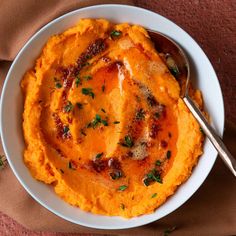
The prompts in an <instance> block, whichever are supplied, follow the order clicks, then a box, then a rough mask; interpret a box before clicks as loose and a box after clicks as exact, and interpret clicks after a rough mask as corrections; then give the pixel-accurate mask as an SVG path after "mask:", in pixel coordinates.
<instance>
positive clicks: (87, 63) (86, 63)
mask: <svg viewBox="0 0 236 236" xmlns="http://www.w3.org/2000/svg"><path fill="white" fill-rule="evenodd" d="M89 65H90V63H89V62H85V63H84V64H82V66H83V67H84V66H89Z"/></svg>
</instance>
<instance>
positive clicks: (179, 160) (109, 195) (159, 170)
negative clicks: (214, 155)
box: [21, 19, 204, 218]
mask: <svg viewBox="0 0 236 236" xmlns="http://www.w3.org/2000/svg"><path fill="white" fill-rule="evenodd" d="M167 59H168V58H167ZM169 60H171V59H170V58H169ZM169 63H173V62H171V61H170V62H169ZM177 69H178V68H177ZM177 69H175V70H174V71H169V70H168V67H167V65H166V62H165V61H163V59H162V58H161V56H160V55H159V54H158V52H157V51H156V50H155V48H154V45H153V43H152V42H151V40H150V38H149V36H148V33H147V32H146V30H145V29H144V28H142V27H141V26H137V25H129V24H126V23H124V24H118V25H115V24H112V23H111V22H109V21H107V20H104V19H97V20H95V19H82V20H80V21H79V23H78V24H77V25H76V26H74V27H72V28H70V29H68V30H66V31H65V32H64V33H62V34H60V35H55V36H52V37H51V38H50V39H49V40H48V42H47V43H46V45H45V46H44V48H43V50H42V53H41V55H40V56H39V58H38V59H37V60H36V63H35V66H34V68H32V69H30V70H29V71H27V72H26V74H25V75H24V78H23V79H22V81H21V87H22V90H23V93H24V97H25V105H24V113H23V118H24V121H23V130H24V138H25V144H26V148H25V151H24V162H25V164H26V166H27V167H28V169H29V170H30V172H31V174H32V176H33V177H34V178H35V179H37V180H40V181H42V182H44V183H46V184H52V185H53V187H54V189H55V192H56V194H58V195H59V196H60V197H61V198H62V199H64V200H65V201H66V202H68V203H69V204H71V205H74V206H78V207H80V208H81V209H82V210H85V211H90V212H92V213H96V214H102V215H109V216H123V217H127V218H130V217H134V216H138V215H142V214H148V213H151V212H153V211H154V210H156V209H157V208H158V207H159V206H160V205H161V204H163V203H164V202H165V201H166V199H167V198H168V197H169V196H171V195H172V194H174V192H175V190H176V188H177V187H178V186H179V185H181V184H182V183H183V182H184V181H186V180H187V178H188V177H189V176H190V174H191V171H192V168H193V167H194V166H195V165H196V163H197V160H198V158H199V156H200V155H201V154H202V143H203V139H204V135H203V134H202V133H201V132H200V128H199V125H198V123H197V122H196V121H195V119H194V118H193V116H192V115H191V114H190V112H189V111H188V109H187V108H186V106H185V105H184V103H183V101H182V99H181V98H180V89H181V88H180V84H179V80H181V76H179V74H178V70H177ZM177 74H178V80H177V79H176V78H175V77H174V75H177ZM190 95H191V96H192V98H193V99H194V100H195V102H196V103H197V104H198V105H199V106H200V107H201V108H202V97H201V93H200V91H198V90H194V89H191V91H190Z"/></svg>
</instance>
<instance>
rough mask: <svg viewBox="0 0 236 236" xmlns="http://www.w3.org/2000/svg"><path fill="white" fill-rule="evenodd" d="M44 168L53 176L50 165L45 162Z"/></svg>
mask: <svg viewBox="0 0 236 236" xmlns="http://www.w3.org/2000/svg"><path fill="white" fill-rule="evenodd" d="M45 168H46V170H47V171H48V173H49V174H50V175H51V176H54V172H53V170H52V167H51V166H50V165H49V164H48V163H47V164H46V166H45Z"/></svg>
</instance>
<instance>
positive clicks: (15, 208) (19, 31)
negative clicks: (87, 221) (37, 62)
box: [0, 0, 236, 235]
mask: <svg viewBox="0 0 236 236" xmlns="http://www.w3.org/2000/svg"><path fill="white" fill-rule="evenodd" d="M111 2H112V3H115V2H123V3H126V2H128V0H127V1H126V0H123V1H122V0H120V1H109V0H107V1H106V0H104V1H95V0H80V1H72V0H67V1H57V0H50V1H44V0H37V1H36V0H21V1H16V0H8V1H2V2H0V29H1V30H0V60H6V61H9V62H6V61H1V62H0V85H1V87H2V84H3V81H4V78H5V75H6V72H7V70H8V68H9V66H10V64H11V62H10V61H11V60H12V59H13V58H14V57H15V55H16V53H17V52H18V50H19V49H20V48H21V47H22V45H23V44H24V42H25V41H26V40H27V39H28V38H29V37H30V36H31V35H32V34H33V33H34V32H35V31H36V30H37V29H39V28H40V27H41V26H43V25H44V24H46V23H47V22H48V21H50V20H52V19H54V18H55V17H57V16H59V15H62V14H63V13H65V12H68V11H70V10H73V9H77V8H79V7H82V6H87V5H90V4H97V3H111ZM224 140H225V143H227V146H228V147H229V148H230V149H231V151H232V152H233V153H234V156H236V146H235V140H236V127H235V125H233V124H232V123H226V132H225V139H224ZM1 153H2V150H1V149H0V154H1ZM235 196H236V185H235V179H234V178H233V176H232V175H231V173H230V172H229V171H228V170H227V169H226V167H225V166H224V164H223V162H222V161H221V160H219V159H218V160H217V162H216V164H215V166H214V168H213V170H212V171H211V173H210V176H209V177H208V178H207V180H206V181H205V183H204V184H203V185H202V187H200V189H199V190H198V191H197V193H195V194H194V196H193V197H192V198H191V199H190V200H189V201H187V202H186V203H185V204H184V205H183V206H182V207H180V208H179V209H178V210H176V211H175V212H173V213H171V214H170V215H168V216H166V217H164V218H163V219H161V220H159V221H156V222H154V223H152V224H149V225H146V226H142V227H138V228H134V229H129V230H119V231H110V230H109V231H105V230H94V229H89V228H85V227H82V226H78V225H75V224H72V223H69V222H67V221H65V220H63V219H61V218H59V217H57V216H55V215H54V214H52V213H51V212H49V211H48V210H46V209H44V208H43V207H42V206H40V205H39V204H38V203H37V202H36V201H34V200H33V199H32V198H31V197H30V195H28V194H27V193H26V191H25V190H24V189H23V187H22V186H21V185H20V184H19V182H18V181H17V179H16V177H15V176H14V175H13V173H12V171H11V170H10V168H9V167H6V168H5V169H4V170H3V171H0V211H2V212H3V213H5V214H7V215H9V216H10V217H12V218H14V219H15V220H16V221H18V222H19V223H21V224H22V225H24V226H25V227H26V228H30V229H33V230H40V231H52V232H55V231H56V232H78V233H85V232H86V233H114V234H116V235H118V234H122V235H125V234H126V235H162V233H163V232H164V230H165V229H168V228H172V227H173V226H176V229H175V231H174V232H173V235H235V234H236V201H235Z"/></svg>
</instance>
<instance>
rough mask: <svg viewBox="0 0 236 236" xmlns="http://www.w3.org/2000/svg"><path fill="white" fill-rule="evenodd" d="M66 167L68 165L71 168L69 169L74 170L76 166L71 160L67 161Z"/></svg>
mask: <svg viewBox="0 0 236 236" xmlns="http://www.w3.org/2000/svg"><path fill="white" fill-rule="evenodd" d="M68 167H69V169H71V170H76V167H75V166H74V164H73V163H72V161H69V163H68Z"/></svg>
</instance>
